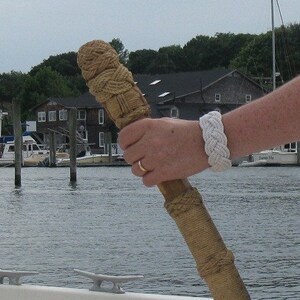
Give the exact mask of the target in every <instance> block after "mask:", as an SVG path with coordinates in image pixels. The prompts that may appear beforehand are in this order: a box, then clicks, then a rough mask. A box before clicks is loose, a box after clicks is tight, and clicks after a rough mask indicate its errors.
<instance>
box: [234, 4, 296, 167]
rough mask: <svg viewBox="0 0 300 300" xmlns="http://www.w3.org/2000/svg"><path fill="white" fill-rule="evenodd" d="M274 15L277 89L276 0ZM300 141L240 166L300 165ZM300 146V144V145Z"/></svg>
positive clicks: (264, 153) (270, 151) (278, 148)
mask: <svg viewBox="0 0 300 300" xmlns="http://www.w3.org/2000/svg"><path fill="white" fill-rule="evenodd" d="M271 16H272V87H273V91H274V90H275V89H276V77H277V76H278V72H276V55H275V54H276V43H275V22H274V0H271ZM298 146H299V142H298V143H296V142H294V143H290V144H285V145H280V146H278V147H275V148H273V149H269V150H264V151H261V152H257V153H253V154H252V155H250V156H249V161H247V162H242V163H241V164H240V166H286V165H300V153H299V155H298V151H297V149H298ZM299 147H300V146H299Z"/></svg>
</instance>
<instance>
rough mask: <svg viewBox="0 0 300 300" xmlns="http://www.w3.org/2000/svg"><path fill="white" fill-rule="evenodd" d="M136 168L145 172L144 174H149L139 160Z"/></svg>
mask: <svg viewBox="0 0 300 300" xmlns="http://www.w3.org/2000/svg"><path fill="white" fill-rule="evenodd" d="M138 166H139V168H140V170H141V171H142V172H145V173H147V172H149V171H148V170H147V169H146V168H145V167H144V166H143V164H142V162H141V161H140V160H139V161H138Z"/></svg>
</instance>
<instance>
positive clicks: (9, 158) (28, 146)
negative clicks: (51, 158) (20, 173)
mask: <svg viewBox="0 0 300 300" xmlns="http://www.w3.org/2000/svg"><path fill="white" fill-rule="evenodd" d="M22 140H23V146H22V160H23V161H22V164H23V166H32V165H34V164H36V165H37V164H38V162H39V161H42V160H44V159H45V158H46V157H47V156H48V155H49V151H47V150H43V149H41V147H40V146H39V145H38V144H37V142H36V140H35V139H34V138H33V137H31V136H30V135H23V136H22ZM14 163H15V144H14V139H13V137H7V138H4V137H2V139H1V141H0V166H12V165H14Z"/></svg>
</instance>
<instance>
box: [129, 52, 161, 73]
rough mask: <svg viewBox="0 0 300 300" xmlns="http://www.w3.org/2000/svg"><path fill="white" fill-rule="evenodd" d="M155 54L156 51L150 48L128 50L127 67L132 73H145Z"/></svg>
mask: <svg viewBox="0 0 300 300" xmlns="http://www.w3.org/2000/svg"><path fill="white" fill-rule="evenodd" d="M157 56H158V53H157V51H155V50H151V49H148V50H147V49H143V50H137V51H134V52H130V54H129V60H128V68H129V69H130V71H131V72H132V73H133V74H145V73H147V72H149V70H148V68H149V65H150V64H151V63H153V62H154V60H155V59H156V58H157Z"/></svg>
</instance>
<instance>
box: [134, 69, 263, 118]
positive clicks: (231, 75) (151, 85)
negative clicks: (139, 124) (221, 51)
mask: <svg viewBox="0 0 300 300" xmlns="http://www.w3.org/2000/svg"><path fill="white" fill-rule="evenodd" d="M134 78H135V81H136V83H137V85H138V87H139V88H140V90H141V91H142V93H143V94H144V95H145V98H146V99H147V101H148V102H149V104H150V106H151V110H152V117H154V118H161V117H173V118H180V119H187V120H197V119H198V118H199V117H200V116H201V115H203V114H205V113H207V112H209V111H211V110H218V111H220V112H221V113H226V112H228V111H230V110H232V109H234V108H237V107H239V106H241V105H243V104H245V103H247V102H250V101H253V100H255V99H257V98H259V97H261V96H263V95H264V94H265V91H264V90H263V89H262V88H261V86H259V85H258V84H257V83H256V82H254V81H253V80H251V79H250V78H249V77H247V76H245V75H243V74H242V73H241V72H239V71H237V70H233V71H232V70H227V69H219V70H209V71H199V72H184V73H172V74H156V75H137V76H135V77H134Z"/></svg>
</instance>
